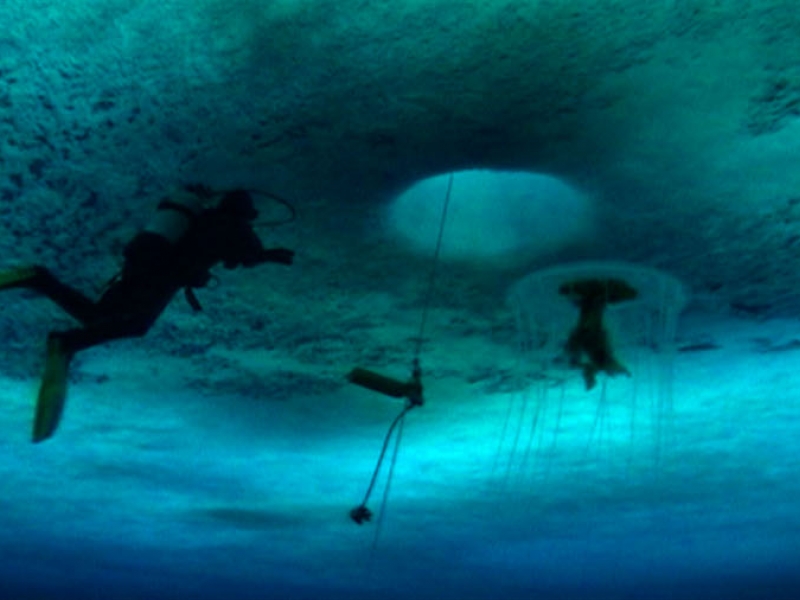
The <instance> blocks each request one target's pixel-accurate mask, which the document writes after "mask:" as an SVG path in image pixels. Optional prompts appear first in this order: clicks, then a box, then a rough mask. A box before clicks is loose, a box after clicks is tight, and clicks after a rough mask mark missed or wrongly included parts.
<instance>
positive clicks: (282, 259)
mask: <svg viewBox="0 0 800 600" xmlns="http://www.w3.org/2000/svg"><path fill="white" fill-rule="evenodd" d="M261 260H262V261H263V262H273V263H278V264H281V265H291V264H292V263H293V262H294V250H289V249H288V248H269V249H266V250H264V251H263V252H262V254H261Z"/></svg>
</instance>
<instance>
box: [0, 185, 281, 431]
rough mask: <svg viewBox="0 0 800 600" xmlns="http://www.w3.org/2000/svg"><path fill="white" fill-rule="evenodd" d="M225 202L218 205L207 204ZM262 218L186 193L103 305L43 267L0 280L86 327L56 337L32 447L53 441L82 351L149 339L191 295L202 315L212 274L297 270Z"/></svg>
mask: <svg viewBox="0 0 800 600" xmlns="http://www.w3.org/2000/svg"><path fill="white" fill-rule="evenodd" d="M219 196H221V199H220V200H219V203H218V204H217V205H216V206H211V207H206V206H204V204H205V201H207V200H209V199H211V198H214V197H219ZM257 217H258V211H257V210H256V208H255V207H254V206H253V200H252V197H251V196H250V194H249V193H248V192H246V191H244V190H234V191H229V192H225V193H222V194H215V193H213V192H212V191H211V190H210V189H208V188H207V187H205V186H201V185H190V186H186V187H184V188H182V189H180V190H179V191H177V192H176V193H175V194H173V195H171V196H169V197H167V198H164V199H162V200H161V201H160V203H159V204H158V209H157V211H156V214H155V215H154V218H153V219H152V221H151V222H150V224H148V225H147V227H145V229H144V230H142V231H141V232H140V233H138V234H137V235H136V236H135V237H134V238H133V239H132V240H131V241H130V242H129V243H128V245H127V246H126V247H125V250H124V259H125V260H124V264H123V267H122V270H121V272H120V273H119V274H118V275H117V276H116V277H114V279H112V280H111V282H110V284H109V285H108V287H107V289H106V290H105V292H104V293H103V294H102V295H101V297H100V299H99V300H97V301H96V302H95V301H92V300H90V299H89V298H87V297H86V296H84V295H83V294H82V293H81V292H79V291H77V290H75V289H73V288H72V287H70V286H68V285H66V284H64V283H62V282H61V281H59V280H58V279H56V278H55V277H54V276H53V274H52V273H50V271H48V270H47V269H46V268H44V267H42V266H30V267H22V268H17V269H12V270H10V271H7V272H5V273H0V290H4V289H10V288H20V287H21V288H28V289H31V290H34V291H36V292H38V293H41V294H43V295H45V296H47V297H48V298H50V299H51V300H52V301H53V302H55V303H56V304H57V305H58V306H60V307H61V308H62V309H63V310H64V311H65V312H67V313H68V314H69V315H71V316H72V317H74V318H75V319H77V320H78V321H79V322H80V323H81V326H80V327H75V328H73V329H68V330H66V331H54V332H51V333H50V334H49V336H48V338H47V359H46V363H45V369H44V376H43V378H42V382H41V386H40V388H39V394H38V397H37V401H36V414H35V418H34V423H33V442H34V443H38V442H41V441H44V440H46V439H47V438H49V437H51V436H52V435H53V434H54V433H55V431H56V428H57V427H58V424H59V421H60V419H61V414H62V412H63V409H64V403H65V399H66V391H67V375H68V369H69V364H70V361H71V360H72V358H73V357H74V356H75V354H76V353H77V352H80V351H81V350H85V349H86V348H90V347H92V346H96V345H98V344H102V343H105V342H108V341H111V340H115V339H120V338H128V337H140V336H143V335H144V334H145V333H147V331H148V330H149V329H150V328H151V327H152V325H153V323H155V321H156V319H157V318H158V317H159V315H161V313H162V312H163V311H164V309H165V308H166V307H167V305H168V304H169V302H170V301H171V300H172V298H173V296H174V295H175V294H176V293H177V292H178V290H180V289H181V288H183V289H184V292H185V294H186V299H187V301H188V302H189V304H190V305H191V306H192V308H193V309H194V310H201V307H200V304H199V303H198V301H197V298H196V297H195V295H194V293H193V291H192V288H196V287H204V286H205V285H206V284H207V283H208V281H209V280H210V279H211V273H210V272H209V269H211V267H213V266H214V265H216V264H217V263H220V262H221V263H222V265H223V266H224V267H225V268H226V269H234V268H236V267H238V266H242V267H254V266H256V265H260V264H262V263H268V262H269V263H277V264H281V265H291V264H292V262H293V259H294V252H293V251H292V250H288V249H286V248H271V249H267V248H264V247H263V246H262V245H261V241H260V240H259V238H258V235H257V234H256V232H255V231H254V229H253V221H254V220H255V219H256V218H257Z"/></svg>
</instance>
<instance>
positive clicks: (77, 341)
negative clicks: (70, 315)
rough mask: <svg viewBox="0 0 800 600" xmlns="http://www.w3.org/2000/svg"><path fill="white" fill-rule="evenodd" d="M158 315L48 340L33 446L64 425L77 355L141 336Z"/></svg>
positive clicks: (112, 321) (101, 324) (107, 323)
mask: <svg viewBox="0 0 800 600" xmlns="http://www.w3.org/2000/svg"><path fill="white" fill-rule="evenodd" d="M157 316H158V315H155V316H152V315H147V314H142V315H135V316H131V317H125V318H117V319H105V320H101V321H97V322H95V323H93V324H91V325H90V326H88V327H80V328H76V329H70V330H68V331H63V332H53V333H51V334H50V335H49V336H48V338H47V360H46V363H45V368H44V375H43V377H42V384H41V387H40V388H39V395H38V397H37V399H36V415H35V417H34V421H33V442H34V443H38V442H42V441H44V440H46V439H47V438H49V437H51V436H52V435H53V434H54V433H55V431H56V428H57V427H58V424H59V422H60V421H61V415H62V413H63V412H64V404H65V402H66V397H67V379H68V376H69V364H70V362H71V361H72V357H73V356H75V354H76V353H77V352H80V351H81V350H85V349H86V348H89V347H91V346H96V345H98V344H102V343H103V342H108V341H111V340H115V339H120V338H126V337H138V336H142V335H144V334H145V333H147V331H148V330H149V329H150V327H151V326H152V324H153V322H155V319H156V317H157Z"/></svg>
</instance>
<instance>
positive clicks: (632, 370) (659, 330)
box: [495, 262, 687, 473]
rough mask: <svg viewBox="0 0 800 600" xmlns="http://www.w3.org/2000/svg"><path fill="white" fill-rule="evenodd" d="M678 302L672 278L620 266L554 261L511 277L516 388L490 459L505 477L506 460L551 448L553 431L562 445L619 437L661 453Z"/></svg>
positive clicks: (519, 463) (524, 459)
mask: <svg viewBox="0 0 800 600" xmlns="http://www.w3.org/2000/svg"><path fill="white" fill-rule="evenodd" d="M686 301H687V293H686V290H685V288H684V286H683V284H681V283H680V282H679V281H678V280H677V279H675V278H673V277H672V276H670V275H668V274H666V273H663V272H661V271H659V270H657V269H654V268H650V267H646V266H639V265H635V264H630V263H622V262H580V263H572V264H565V265H559V266H556V267H551V268H547V269H543V270H540V271H536V272H533V273H531V274H529V275H527V276H526V277H524V278H523V279H522V280H520V281H519V282H517V283H516V284H515V285H514V286H513V287H512V289H511V292H510V294H509V302H510V305H511V307H512V310H513V311H514V314H515V315H516V322H517V329H518V334H519V352H518V354H519V367H518V369H517V370H518V374H519V377H518V380H519V384H518V386H517V387H518V389H519V394H517V395H516V396H513V395H512V397H511V400H510V404H509V408H508V410H507V412H506V419H505V421H504V425H503V433H502V434H501V440H500V443H499V444H498V450H497V454H496V456H495V463H496V464H497V461H498V460H499V459H498V457H499V456H500V455H501V453H502V454H504V455H505V456H506V459H507V461H508V462H507V467H506V473H509V472H510V471H511V470H512V464H513V465H515V466H516V467H517V468H518V469H521V468H528V467H529V466H530V465H531V464H532V463H533V461H532V457H533V456H534V455H535V454H542V453H546V454H547V455H548V456H551V457H552V456H553V455H554V454H557V453H558V449H557V447H556V446H557V443H558V442H559V436H561V435H565V436H566V437H568V438H569V440H568V442H567V444H566V445H567V446H568V445H569V444H570V443H573V445H575V444H577V443H578V442H577V440H579V439H580V438H581V437H582V438H583V439H584V440H586V442H585V444H584V448H588V447H591V445H592V444H593V443H594V444H597V443H598V442H600V441H605V442H606V443H608V444H610V445H612V446H614V447H616V446H617V445H618V444H621V443H623V442H624V443H626V444H627V445H628V446H629V447H634V446H636V451H637V452H638V450H640V449H641V448H640V446H638V442H639V441H642V443H644V442H643V440H644V439H647V440H649V441H652V443H653V450H654V452H655V455H656V456H660V452H661V449H662V445H663V439H664V436H665V431H666V428H667V427H668V424H669V423H670V422H671V413H672V379H673V356H674V345H675V335H676V329H677V322H678V317H679V315H680V312H681V311H682V310H683V308H684V307H685V305H686ZM517 396H518V397H517ZM520 399H521V401H520ZM512 404H513V406H512ZM641 430H647V431H649V432H650V433H651V435H649V436H642V435H639V434H640V433H641ZM547 440H549V441H547ZM564 451H565V452H567V451H568V450H567V449H565V450H564ZM629 455H630V454H629Z"/></svg>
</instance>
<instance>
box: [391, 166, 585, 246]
mask: <svg viewBox="0 0 800 600" xmlns="http://www.w3.org/2000/svg"><path fill="white" fill-rule="evenodd" d="M449 176H450V174H449V173H448V174H443V175H437V176H435V177H430V178H428V179H424V180H422V181H419V182H417V183H416V184H414V185H412V186H411V187H410V188H408V189H407V190H406V191H405V192H403V193H402V194H400V195H399V196H398V197H397V199H396V200H395V201H394V202H393V203H392V205H391V207H390V209H389V219H388V221H389V227H390V229H391V230H393V231H394V232H396V233H397V234H399V236H400V237H402V238H403V239H404V240H406V241H407V242H408V243H409V244H410V245H411V246H412V247H413V248H415V249H417V250H420V251H422V252H430V251H431V250H432V249H433V248H434V247H435V243H436V239H437V234H438V231H439V226H440V224H441V219H442V208H443V206H444V199H445V196H446V193H447V183H448V179H449ZM591 224H592V211H591V206H590V203H589V200H588V198H587V197H586V196H585V195H583V194H582V193H580V192H579V191H578V190H576V189H574V188H572V187H570V186H569V185H568V184H566V183H564V182H563V181H561V180H559V179H556V178H554V177H551V176H549V175H543V174H539V173H530V172H524V171H493V170H470V171H458V172H457V173H455V174H454V179H453V190H452V194H451V201H450V206H449V209H448V213H447V220H446V223H445V231H444V238H443V241H442V256H443V257H445V258H461V259H480V258H502V257H506V256H511V255H514V254H516V253H521V252H522V253H526V254H542V253H545V252H551V251H556V250H559V249H561V248H563V247H565V246H566V245H568V244H570V243H574V242H576V241H579V240H580V239H582V238H583V237H585V236H586V235H587V234H588V233H589V232H590V231H591Z"/></svg>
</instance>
